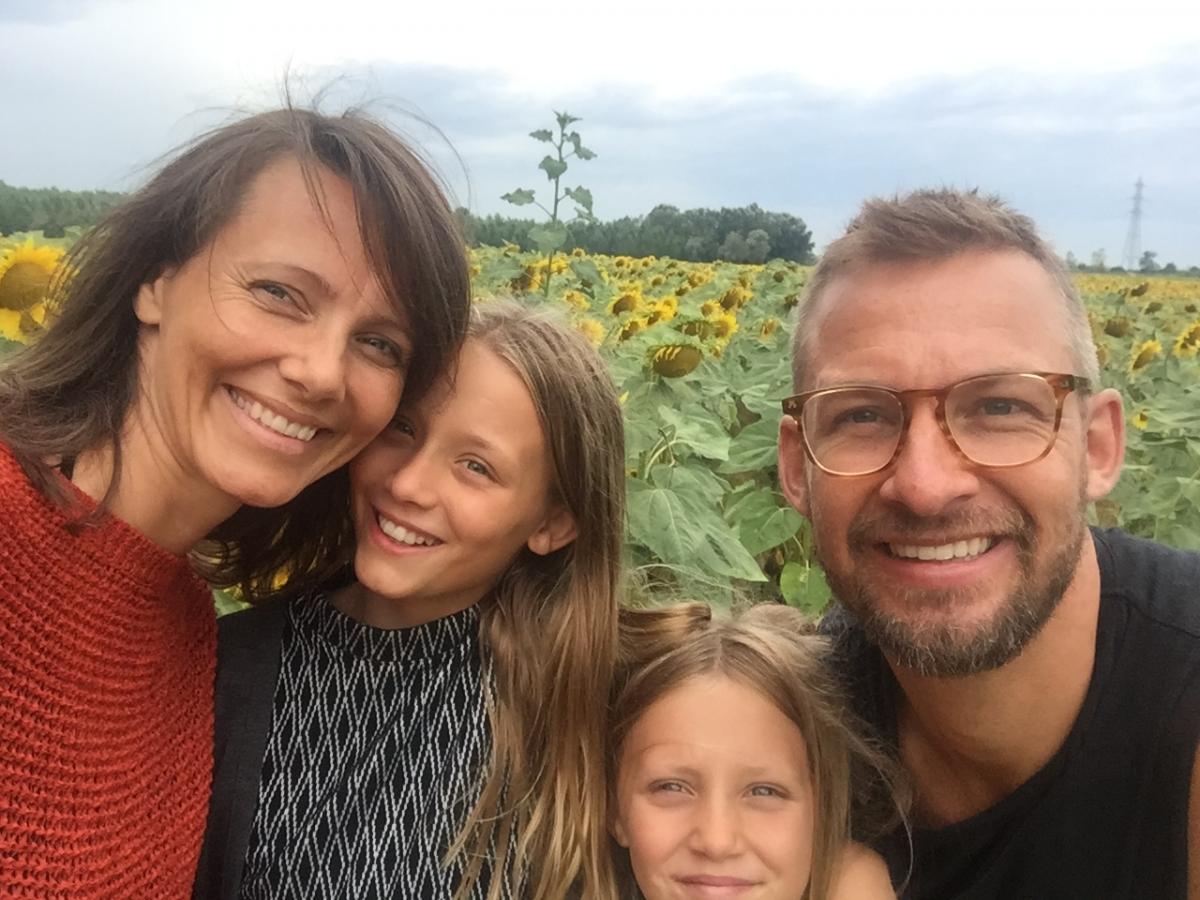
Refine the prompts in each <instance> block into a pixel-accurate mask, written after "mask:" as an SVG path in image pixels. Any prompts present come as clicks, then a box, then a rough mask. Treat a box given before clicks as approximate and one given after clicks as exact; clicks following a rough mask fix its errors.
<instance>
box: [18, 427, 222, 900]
mask: <svg viewBox="0 0 1200 900" xmlns="http://www.w3.org/2000/svg"><path fill="white" fill-rule="evenodd" d="M77 499H78V501H79V504H80V506H79V510H76V511H72V512H71V513H69V514H64V512H63V511H62V510H60V509H59V508H57V507H56V506H55V505H54V504H53V503H52V502H51V501H49V500H48V499H47V498H46V497H45V496H44V495H42V493H41V492H40V491H38V490H37V489H36V488H35V487H34V486H33V485H32V484H31V483H30V482H29V480H28V479H27V478H26V477H25V474H24V473H23V472H22V470H21V467H20V466H19V465H18V464H17V462H16V460H15V459H14V458H13V456H12V454H11V452H10V451H9V449H8V448H7V447H5V446H4V445H2V444H0V896H2V897H28V898H33V897H37V898H100V897H113V898H118V897H119V898H123V900H124V898H130V900H132V898H150V897H153V898H171V897H186V896H188V894H189V892H190V889H191V883H192V878H193V875H194V873H195V867H196V860H197V857H198V855H199V851H200V841H201V838H202V836H203V834H204V824H205V817H206V815H207V810H208V792H209V786H210V780H211V774H212V725H213V696H212V695H213V677H214V672H215V664H216V620H215V617H214V613H213V605H212V597H211V594H210V593H209V591H208V589H207V587H206V586H205V585H204V583H203V582H202V581H201V580H199V579H198V578H196V577H195V576H194V575H193V574H192V573H191V571H190V570H189V567H188V565H187V561H186V560H184V559H182V558H180V557H177V556H174V555H173V554H171V553H169V552H167V551H166V550H164V549H162V548H160V547H158V546H157V545H156V544H154V543H152V542H151V541H150V540H149V539H148V538H146V537H145V536H144V535H142V534H141V533H139V532H138V531H136V530H135V529H133V528H132V527H130V526H129V525H127V524H126V523H124V522H122V521H120V520H118V519H116V518H114V517H112V516H109V517H106V518H104V519H102V520H101V521H100V522H99V524H97V525H93V526H86V527H84V528H83V529H82V531H79V532H78V533H75V534H72V532H71V531H70V530H69V529H68V527H67V526H68V523H69V522H70V521H71V520H72V519H73V518H76V517H77V516H78V513H79V511H83V512H86V511H87V510H88V509H90V508H92V503H91V501H90V500H87V499H86V498H85V497H84V496H83V495H82V494H81V493H78V492H77Z"/></svg>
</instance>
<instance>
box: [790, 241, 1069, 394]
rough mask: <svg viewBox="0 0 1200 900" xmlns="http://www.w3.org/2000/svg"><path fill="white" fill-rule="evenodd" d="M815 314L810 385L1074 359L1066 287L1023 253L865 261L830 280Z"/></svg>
mask: <svg viewBox="0 0 1200 900" xmlns="http://www.w3.org/2000/svg"><path fill="white" fill-rule="evenodd" d="M806 322H807V335H806V340H805V346H806V349H807V354H806V356H807V359H806V360H805V362H806V365H805V376H806V377H805V381H806V386H807V387H810V388H819V387H825V386H827V385H828V384H831V383H837V384H844V383H847V382H848V381H853V382H858V383H877V384H890V386H897V387H914V386H921V387H937V386H939V385H938V384H930V385H924V384H921V385H912V384H891V381H892V379H889V378H887V377H886V375H885V373H888V372H905V371H907V372H913V373H916V372H920V371H929V372H937V373H938V374H939V376H940V377H938V378H936V379H935V380H936V381H938V382H941V381H952V380H956V379H958V378H965V377H970V376H971V375H974V374H983V373H985V372H995V371H1020V370H1024V371H1041V370H1056V369H1058V368H1059V367H1061V366H1062V365H1064V364H1067V365H1069V364H1070V361H1071V357H1070V350H1069V345H1070V338H1069V331H1070V325H1069V320H1068V315H1067V309H1066V301H1065V299H1064V297H1063V295H1062V292H1061V290H1060V288H1059V287H1058V285H1057V283H1056V282H1055V280H1054V278H1053V277H1052V276H1051V275H1050V273H1049V272H1047V271H1046V270H1045V269H1044V268H1043V267H1042V266H1041V265H1040V264H1039V263H1038V262H1037V261H1036V260H1034V259H1033V258H1032V257H1029V256H1028V255H1027V254H1024V253H1021V252H1019V251H987V252H971V253H965V254H959V255H957V256H954V257H951V258H949V259H944V260H935V261H921V262H902V263H872V264H867V265H861V266H858V267H857V268H855V269H853V270H851V271H848V272H846V273H843V274H839V275H838V276H836V277H834V278H833V279H831V280H830V282H829V283H828V285H827V286H826V287H825V289H824V290H823V291H822V292H821V293H820V295H819V296H818V297H817V303H816V306H815V307H814V308H813V309H811V310H810V311H809V314H808V316H807V319H806ZM872 376H874V377H872ZM902 380H903V379H902Z"/></svg>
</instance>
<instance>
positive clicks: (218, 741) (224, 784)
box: [192, 601, 288, 900]
mask: <svg viewBox="0 0 1200 900" xmlns="http://www.w3.org/2000/svg"><path fill="white" fill-rule="evenodd" d="M287 609H288V605H287V603H286V602H278V601H277V602H272V603H267V604H264V605H262V606H258V607H254V608H252V609H248V610H246V611H244V612H239V613H234V614H232V615H228V616H224V617H222V618H221V619H220V620H219V622H218V623H217V624H218V639H217V681H216V694H215V719H216V722H215V725H216V727H215V731H214V735H213V789H212V802H211V804H210V806H209V810H208V828H207V829H206V831H205V834H204V846H203V848H202V849H201V852H200V863H199V866H198V868H197V871H196V882H195V885H194V887H193V889H192V896H193V897H194V898H196V900H237V897H238V894H239V892H240V891H241V884H242V870H243V868H244V867H245V864H246V848H247V846H248V845H249V843H250V831H251V829H252V828H253V826H254V813H255V811H256V808H257V805H258V788H259V781H260V779H261V777H262V763H263V757H264V756H265V755H266V751H267V739H268V738H269V737H270V734H271V710H272V706H273V700H274V696H275V682H276V681H277V680H278V678H279V665H280V657H281V652H282V645H283V630H284V627H285V626H286V624H287Z"/></svg>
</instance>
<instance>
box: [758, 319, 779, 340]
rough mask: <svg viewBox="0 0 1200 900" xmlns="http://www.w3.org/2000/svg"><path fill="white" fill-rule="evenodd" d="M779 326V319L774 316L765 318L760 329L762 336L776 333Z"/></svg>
mask: <svg viewBox="0 0 1200 900" xmlns="http://www.w3.org/2000/svg"><path fill="white" fill-rule="evenodd" d="M778 327H779V320H778V319H776V318H775V317H774V316H771V317H770V318H769V319H767V320H765V321H764V322H763V323H762V325H761V326H760V327H759V329H758V333H759V336H760V337H765V338H768V337H770V336H771V335H773V334H774V333H775V329H776V328H778Z"/></svg>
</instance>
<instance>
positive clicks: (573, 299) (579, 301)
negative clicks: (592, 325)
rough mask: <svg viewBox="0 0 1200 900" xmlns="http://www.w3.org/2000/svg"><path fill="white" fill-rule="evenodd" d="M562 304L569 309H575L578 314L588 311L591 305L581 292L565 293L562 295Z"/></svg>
mask: <svg viewBox="0 0 1200 900" xmlns="http://www.w3.org/2000/svg"><path fill="white" fill-rule="evenodd" d="M563 302H564V303H566V304H567V306H569V307H571V309H577V310H579V311H580V312H583V311H584V310H585V309H590V308H591V305H592V304H591V302H590V301H589V300H588V298H587V295H586V294H584V293H583V291H567V292H566V293H565V294H563Z"/></svg>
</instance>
